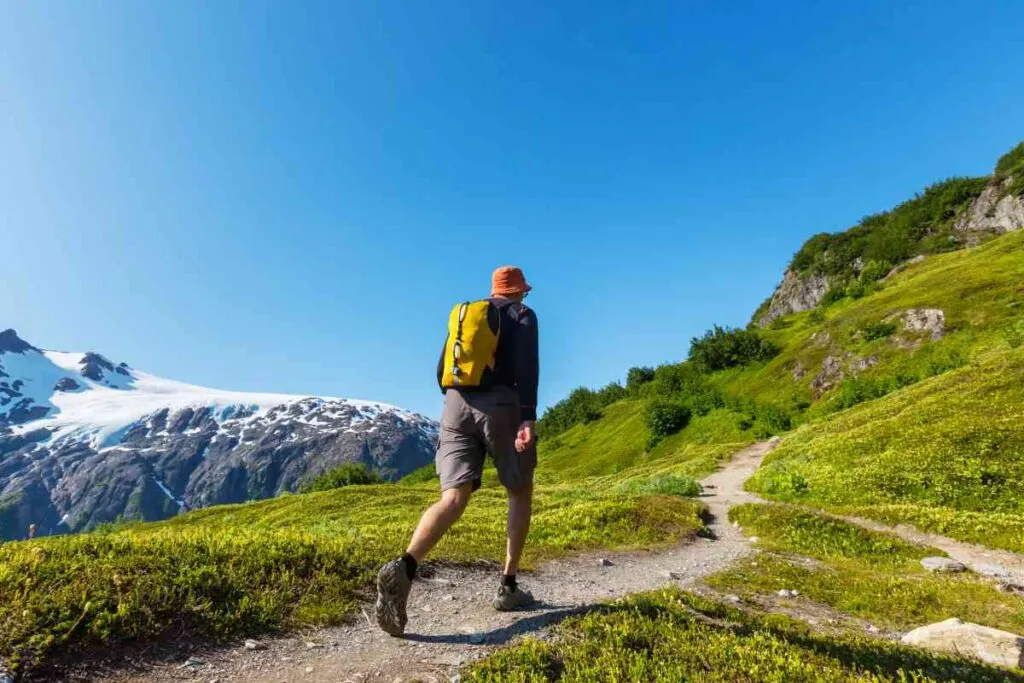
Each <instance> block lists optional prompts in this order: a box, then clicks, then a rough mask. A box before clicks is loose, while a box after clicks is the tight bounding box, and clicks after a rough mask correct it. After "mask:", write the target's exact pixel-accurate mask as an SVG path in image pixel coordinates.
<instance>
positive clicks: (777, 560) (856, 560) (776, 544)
mask: <svg viewBox="0 0 1024 683" xmlns="http://www.w3.org/2000/svg"><path fill="white" fill-rule="evenodd" d="M729 517H730V519H732V520H734V521H736V522H739V523H740V524H741V525H742V526H743V529H744V532H745V533H747V534H750V535H753V536H757V537H758V545H759V546H760V547H762V548H764V549H765V550H767V551H768V552H767V553H762V554H760V555H758V556H756V557H754V558H750V559H746V560H743V561H741V562H740V563H738V564H737V565H735V566H734V567H732V568H730V569H728V570H726V571H724V572H721V573H719V574H716V575H714V576H712V577H710V578H709V579H708V581H707V582H708V584H709V585H711V586H713V587H715V588H719V589H721V590H725V591H730V592H735V593H739V594H740V595H745V596H749V597H751V598H754V597H756V596H759V595H760V596H764V595H774V594H775V593H776V592H777V591H779V590H795V591H797V593H798V596H799V597H798V598H796V600H811V601H814V602H819V603H824V604H826V605H829V606H830V607H832V608H833V609H835V610H837V611H839V612H844V613H847V614H852V615H854V616H857V617H859V618H861V619H863V620H866V621H869V622H870V623H872V624H875V625H877V626H879V627H881V628H887V629H893V630H896V631H905V630H909V629H912V628H916V627H918V626H922V625H924V624H928V623H933V622H936V621H942V620H944V619H948V618H950V617H960V618H962V619H964V620H966V621H973V622H976V623H980V624H985V625H988V626H992V627H995V628H1001V629H1005V630H1010V631H1014V632H1018V633H1019V632H1020V631H1021V630H1022V629H1024V598H1022V597H1020V596H1016V595H1010V594H1007V593H1001V592H999V591H997V590H996V589H995V587H994V585H993V584H992V583H991V582H989V581H985V580H982V579H979V578H976V577H974V576H972V575H970V574H965V575H937V574H929V573H928V572H926V571H924V570H923V569H922V567H921V565H920V560H921V558H923V557H927V556H942V555H943V553H942V552H941V551H938V550H936V549H934V548H927V547H925V546H919V545H914V544H911V543H907V542H905V541H902V540H900V539H898V538H896V537H894V536H890V535H888V534H883V533H878V532H874V531H868V530H865V529H862V528H860V527H857V526H854V525H852V524H849V523H847V522H843V521H841V520H837V519H833V518H830V517H827V516H825V515H822V514H819V513H815V512H810V511H806V510H802V509H799V508H794V507H791V506H785V505H742V506H739V507H736V508H733V509H732V510H731V511H730V515H729ZM805 557H810V558H813V559H814V560H817V562H808V561H806V560H805V559H803V558H805Z"/></svg>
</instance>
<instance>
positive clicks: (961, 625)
mask: <svg viewBox="0 0 1024 683" xmlns="http://www.w3.org/2000/svg"><path fill="white" fill-rule="evenodd" d="M902 640H903V642H904V643H906V644H907V645H915V646H917V647H922V648H926V649H928V650H935V651H938V652H949V653H953V654H956V655H960V656H965V657H974V658H976V659H979V660H981V661H983V662H985V663H987V664H995V665H997V666H1005V667H1024V638H1022V637H1021V636H1019V635H1017V634H1015V633H1010V632H1008V631H1000V630H999V629H995V628H990V627H988V626H981V625H980V624H972V623H965V622H964V621H962V620H961V619H947V620H946V621H940V622H938V623H936V624H929V625H928V626H922V627H921V628H917V629H914V630H913V631H911V632H910V633H908V634H907V635H905V636H903V639H902Z"/></svg>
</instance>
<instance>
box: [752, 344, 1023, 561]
mask: <svg viewBox="0 0 1024 683" xmlns="http://www.w3.org/2000/svg"><path fill="white" fill-rule="evenodd" d="M1022 424H1024V348H1021V349H1012V350H1006V351H1002V352H993V353H991V354H989V355H987V356H986V357H984V358H982V359H980V360H979V361H978V362H977V363H976V364H975V365H972V366H970V367H967V368H963V369H961V370H957V371H954V372H951V373H948V374H945V375H942V376H939V377H935V378H933V379H930V380H928V381H926V382H922V383H920V384H918V385H915V386H912V387H909V388H907V389H904V390H902V391H899V392H897V393H895V394H891V395H889V396H887V397H885V398H883V399H880V400H878V401H873V402H870V403H866V404H863V405H860V406H857V407H856V408H853V409H851V410H848V411H845V412H842V413H839V414H837V415H834V416H832V417H831V418H828V419H826V420H824V421H822V422H818V423H814V424H810V425H806V426H804V427H802V428H801V429H799V430H797V431H796V432H795V433H794V434H793V435H791V436H789V437H788V438H786V439H785V441H784V442H783V444H782V446H780V447H779V448H778V449H777V450H775V451H774V452H773V453H772V454H771V455H769V456H768V458H767V459H766V461H765V463H764V465H763V466H762V467H761V469H760V470H759V471H758V472H757V474H755V476H754V477H753V478H752V479H751V480H750V482H748V488H749V489H750V490H752V491H758V492H760V493H763V494H764V495H766V496H770V497H772V498H776V499H779V500H787V501H799V502H813V503H816V504H821V505H826V506H858V508H859V510H860V511H861V512H862V513H863V514H867V515H869V516H874V515H873V514H872V510H871V508H872V506H878V505H887V504H899V505H902V506H906V505H915V506H921V507H925V508H939V509H944V510H945V511H946V512H945V513H942V512H940V513H936V514H933V515H916V514H913V512H912V511H911V510H909V509H908V508H906V507H886V508H884V512H885V516H886V517H887V518H889V519H894V518H897V517H900V518H901V519H902V521H921V520H925V521H926V522H927V523H926V524H925V526H926V527H931V528H935V527H936V526H937V525H938V524H940V523H941V522H942V520H944V519H945V520H949V518H950V517H955V516H956V515H959V514H961V512H962V511H972V512H974V513H977V514H975V515H974V516H973V517H970V518H966V517H965V518H964V519H963V524H948V525H944V528H945V529H946V530H947V531H948V533H950V534H951V535H954V536H957V537H961V538H967V539H968V540H977V538H978V534H976V533H973V532H971V529H972V528H975V529H976V528H978V527H979V526H981V525H983V524H984V523H985V517H983V516H981V515H982V513H998V516H994V517H993V518H992V521H993V523H994V524H995V525H996V529H1003V530H1005V529H1013V528H1017V529H1019V528H1021V524H1022V523H1024V496H1022V495H1021V491H1022V490H1024V457H1022V454H1024V430H1022V429H1021V425H1022ZM954 511H955V512H954ZM985 540H986V542H989V540H988V539H987V538H986V539H985ZM1021 543H1022V541H1021V540H1020V539H1019V537H1018V538H1017V540H1016V541H1015V542H1014V541H1012V539H1011V544H1012V545H1014V546H1016V547H1018V548H1019V546H1020V545H1021Z"/></svg>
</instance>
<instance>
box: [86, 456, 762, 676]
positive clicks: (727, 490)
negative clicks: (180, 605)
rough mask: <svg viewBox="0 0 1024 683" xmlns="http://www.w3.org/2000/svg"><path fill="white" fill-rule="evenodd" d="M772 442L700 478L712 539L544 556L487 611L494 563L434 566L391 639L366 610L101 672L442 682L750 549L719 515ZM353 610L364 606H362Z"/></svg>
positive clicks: (742, 497)
mask: <svg viewBox="0 0 1024 683" xmlns="http://www.w3.org/2000/svg"><path fill="white" fill-rule="evenodd" d="M774 445H775V443H774V442H764V443H759V444H755V445H753V446H750V447H749V448H746V449H743V450H741V451H739V452H737V453H735V454H734V455H733V457H732V458H731V460H730V461H729V462H728V463H727V464H726V465H725V466H724V468H723V469H722V470H720V471H719V472H717V473H715V474H713V475H712V476H710V477H708V478H707V479H706V480H705V485H706V489H707V490H706V494H705V496H704V498H703V501H704V502H706V503H707V504H708V507H709V508H710V511H711V514H712V515H713V517H714V519H713V521H712V522H711V523H710V524H709V528H710V530H711V532H712V535H713V537H714V538H713V540H712V539H710V538H697V539H695V540H694V541H692V542H687V543H686V544H683V545H679V546H676V547H673V548H669V549H665V550H659V551H649V552H631V553H605V554H601V555H585V556H580V557H575V558H570V559H563V560H558V561H554V562H550V563H547V564H545V565H544V566H543V567H541V568H540V569H539V570H538V571H536V572H531V573H529V574H526V575H524V576H523V577H522V578H521V580H522V582H523V585H524V586H525V587H527V588H529V589H530V590H531V591H532V592H533V594H534V595H535V596H536V597H537V598H538V599H539V600H540V601H541V602H540V603H539V604H538V605H537V606H536V608H535V609H533V610H530V611H522V612H515V613H498V612H495V611H494V610H492V609H491V607H490V599H491V597H492V594H493V592H494V590H495V588H496V584H497V576H496V573H495V572H494V571H484V570H480V569H472V568H461V567H441V568H439V569H438V570H437V571H436V573H435V574H434V575H433V576H432V577H430V578H429V579H423V580H418V581H417V582H416V584H415V585H414V587H413V592H412V596H411V598H410V601H409V626H408V629H407V633H406V636H405V637H404V638H391V637H389V636H387V635H385V634H384V633H382V632H381V631H379V630H378V629H377V628H376V627H375V626H371V625H370V623H369V617H368V618H367V619H363V618H362V617H360V618H359V619H358V620H357V621H355V622H354V623H351V624H348V625H345V626H341V627H337V628H330V629H320V630H316V631H310V632H308V633H306V634H298V635H293V636H290V637H284V638H277V639H271V640H266V641H264V642H262V643H260V646H261V647H262V648H264V649H259V650H250V649H246V648H245V647H243V646H242V645H241V644H239V646H238V647H235V648H232V649H220V650H213V651H210V652H207V653H201V654H198V655H196V656H195V657H194V660H193V662H192V663H191V664H189V663H187V662H185V663H183V661H182V659H181V658H177V659H175V660H174V661H172V662H168V663H158V664H155V665H154V664H148V665H145V668H144V670H143V671H141V672H139V673H136V674H124V673H122V674H117V675H111V676H109V677H107V678H106V679H105V680H117V681H132V682H136V681H138V682H141V681H146V682H148V683H162V682H165V681H209V682H211V683H212V682H213V681H216V682H217V683H228V682H229V681H245V682H246V683H265V682H267V683H278V682H280V681H309V682H310V683H320V682H323V683H326V682H328V681H330V682H331V683H341V682H344V681H351V682H353V683H355V682H356V681H359V682H362V681H368V682H369V681H386V682H387V683H396V682H397V681H446V680H448V679H449V677H450V676H451V675H452V674H454V673H455V671H456V669H457V668H458V667H459V666H460V665H462V664H463V663H465V662H467V661H470V660H472V659H476V658H479V657H483V656H485V655H487V654H488V653H489V652H490V651H491V650H492V649H494V648H496V647H499V646H501V645H505V644H507V643H509V642H510V641H512V640H513V639H515V638H516V637H518V636H522V635H525V634H531V635H534V636H537V637H545V636H546V634H547V629H548V628H549V627H550V626H551V625H552V624H555V623H557V622H559V621H561V620H562V619H564V618H566V617H567V616H570V615H573V614H579V613H582V612H585V611H587V610H589V609H591V608H592V607H594V606H595V605H596V604H599V603H600V602H603V601H606V600H609V599H613V598H618V597H622V596H624V595H627V594H629V593H636V592H638V591H646V590H653V589H656V588H661V587H664V586H669V585H675V586H687V585H690V584H692V583H694V582H696V581H697V580H698V579H700V578H702V577H704V576H707V575H709V574H712V573H714V572H717V571H720V570H722V569H724V568H725V567H726V566H728V565H729V564H730V563H732V562H733V561H735V560H736V559H738V558H740V557H743V556H744V555H746V554H748V553H750V552H752V549H751V547H750V543H749V542H748V541H747V540H745V539H744V538H743V536H742V534H741V533H740V531H739V530H738V529H735V528H733V526H732V525H731V524H729V523H728V520H727V518H726V514H727V512H728V509H729V507H730V506H732V505H735V504H737V503H742V502H748V501H752V500H756V498H755V497H754V496H752V495H750V494H748V493H745V492H744V491H743V482H744V481H746V479H747V478H748V477H749V476H750V475H751V474H753V472H754V471H755V470H756V469H757V466H758V464H759V463H760V461H761V459H762V458H763V457H764V455H765V454H766V453H767V452H768V451H769V450H771V448H772V447H773V446H774ZM363 609H364V613H365V614H366V615H370V614H371V609H372V605H370V604H367V605H364V607H363Z"/></svg>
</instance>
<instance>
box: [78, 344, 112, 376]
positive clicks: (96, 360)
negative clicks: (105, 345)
mask: <svg viewBox="0 0 1024 683" xmlns="http://www.w3.org/2000/svg"><path fill="white" fill-rule="evenodd" d="M81 367H82V377H88V378H89V379H91V380H92V381H94V382H102V381H103V380H104V379H105V377H104V375H103V371H104V370H106V371H107V372H114V364H113V363H111V362H110V361H109V360H107V359H106V358H104V357H103V356H101V355H100V354H98V353H93V352H92V351H90V352H89V353H87V354H85V357H84V358H82V363H81Z"/></svg>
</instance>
